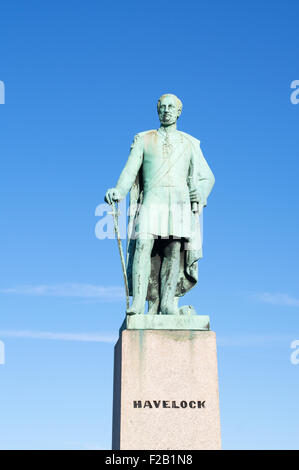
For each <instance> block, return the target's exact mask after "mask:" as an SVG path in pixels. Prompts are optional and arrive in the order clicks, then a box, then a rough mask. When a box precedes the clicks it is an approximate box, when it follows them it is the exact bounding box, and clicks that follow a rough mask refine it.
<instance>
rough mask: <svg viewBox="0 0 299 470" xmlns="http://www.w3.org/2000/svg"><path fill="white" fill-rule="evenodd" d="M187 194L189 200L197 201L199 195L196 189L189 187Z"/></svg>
mask: <svg viewBox="0 0 299 470" xmlns="http://www.w3.org/2000/svg"><path fill="white" fill-rule="evenodd" d="M189 194H190V201H191V202H199V200H200V197H199V192H198V191H197V189H190V190H189Z"/></svg>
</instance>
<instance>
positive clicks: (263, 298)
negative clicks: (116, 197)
mask: <svg viewBox="0 0 299 470" xmlns="http://www.w3.org/2000/svg"><path fill="white" fill-rule="evenodd" d="M298 13H299V5H298V2H296V1H284V2H282V1H276V2H267V1H264V2H260V1H256V0H252V1H250V2H249V1H246V2H237V1H226V2H223V1H220V0H218V1H201V2H197V1H188V0H187V1H185V2H179V1H172V2H169V1H166V2H162V3H161V2H157V1H156V0H153V1H151V2H137V1H128V2H120V1H117V2H107V1H101V2H99V1H94V0H93V1H91V0H87V1H85V2H79V1H76V0H73V1H63V2H61V1H60V2H58V1H57V0H53V1H52V2H38V1H29V2H21V1H14V0H10V1H3V2H2V3H1V7H0V57H1V60H0V80H2V81H3V82H4V83H5V104H4V105H0V155H1V174H0V192H1V197H0V206H1V207H0V214H1V216H0V219H1V231H0V252H1V268H2V269H1V271H0V340H2V341H3V342H4V345H5V353H6V361H5V364H4V365H0V416H1V419H0V422H1V425H0V448H3V449H15V448H18V449H53V448H55V449H92V448H100V449H106V448H110V445H111V415H112V373H113V371H112V369H113V347H114V341H115V339H116V338H117V335H118V328H119V327H120V325H121V323H122V320H123V317H124V308H125V302H124V299H123V297H122V274H121V268H120V262H119V256H118V252H117V246H116V242H115V240H98V239H97V238H96V237H95V225H96V222H97V221H98V218H97V217H95V209H96V207H97V206H98V204H100V203H102V200H103V196H104V193H105V191H106V189H107V188H108V187H111V186H113V185H114V184H115V182H116V180H117V177H118V175H119V173H120V171H121V169H122V167H123V165H124V163H125V161H126V158H127V155H128V151H129V147H130V144H131V141H132V139H133V136H134V134H135V133H136V132H140V131H143V130H147V129H152V128H155V127H157V126H158V119H157V114H156V101H157V99H158V97H159V96H160V95H161V94H162V93H165V92H172V93H175V94H177V95H178V96H179V97H180V98H181V99H182V101H183V105H184V108H183V113H182V116H181V118H180V120H179V128H180V129H181V130H183V131H185V132H188V133H190V134H192V135H194V136H195V137H197V138H199V139H200V140H201V142H202V149H203V152H204V155H205V157H206V158H207V160H208V162H209V164H210V166H211V168H212V170H213V172H214V174H215V177H216V184H215V187H214V189H213V192H212V194H211V196H210V199H209V203H208V207H207V208H206V209H205V214H204V258H203V260H202V261H201V262H200V266H199V283H198V287H197V288H196V289H194V290H193V291H192V293H190V294H189V295H188V300H187V297H186V301H187V302H188V303H192V304H193V305H194V306H195V308H196V309H197V312H198V313H202V314H208V315H210V317H211V324H212V328H213V330H214V331H216V333H217V338H218V360H219V382H220V404H221V424H222V439H223V447H224V448H225V449H242V448H243V449H244V448H249V449H250V448H251V449H252V448H255V449H261V448H266V449H278V448H281V449H287V448H289V449H298V447H299V431H298V420H299V408H298V389H299V364H298V365H297V366H296V365H293V364H292V363H291V361H290V355H291V352H292V349H291V348H290V344H291V342H292V341H293V340H296V339H299V291H298V285H299V283H298V281H299V278H298V264H299V259H298V210H299V198H298V181H297V179H298V171H299V158H298V157H299V150H298V148H299V146H298V122H299V104H298V105H294V104H292V103H291V100H290V95H291V92H292V90H291V88H290V85H291V82H292V81H293V80H296V79H297V80H298V79H299V70H298V59H297V57H298Z"/></svg>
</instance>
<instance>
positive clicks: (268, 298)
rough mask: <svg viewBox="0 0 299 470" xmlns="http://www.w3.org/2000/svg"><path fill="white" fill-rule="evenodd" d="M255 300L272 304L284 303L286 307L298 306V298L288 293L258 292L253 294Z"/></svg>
mask: <svg viewBox="0 0 299 470" xmlns="http://www.w3.org/2000/svg"><path fill="white" fill-rule="evenodd" d="M253 297H254V298H255V299H256V300H258V301H260V302H264V303H267V304H272V305H284V306H287V307H299V299H298V298H296V297H291V296H290V295H288V294H279V293H274V294H273V293H270V292H262V293H260V294H254V296H253Z"/></svg>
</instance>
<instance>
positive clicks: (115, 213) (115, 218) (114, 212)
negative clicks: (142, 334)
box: [108, 201, 130, 309]
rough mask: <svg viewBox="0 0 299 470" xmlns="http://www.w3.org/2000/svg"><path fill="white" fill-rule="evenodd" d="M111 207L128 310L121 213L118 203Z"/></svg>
mask: <svg viewBox="0 0 299 470" xmlns="http://www.w3.org/2000/svg"><path fill="white" fill-rule="evenodd" d="M111 205H112V212H108V214H110V215H112V216H113V222H114V231H115V233H116V239H117V244H118V250H119V254H120V261H121V267H122V271H123V275H124V281H125V290H126V304H127V309H128V308H129V307H130V296H129V286H128V277H127V271H126V265H125V258H124V253H123V247H122V243H121V238H120V233H119V226H118V216H119V214H120V212H119V211H118V207H116V203H115V202H114V201H112V203H111Z"/></svg>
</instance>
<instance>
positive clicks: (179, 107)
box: [157, 93, 183, 116]
mask: <svg viewBox="0 0 299 470" xmlns="http://www.w3.org/2000/svg"><path fill="white" fill-rule="evenodd" d="M166 96H173V97H174V98H175V99H176V101H177V105H178V115H179V116H180V114H181V112H182V109H183V103H182V102H181V100H180V99H179V98H178V97H177V96H175V95H173V94H172V93H165V94H164V95H162V96H160V98H159V99H158V103H157V108H158V112H159V109H160V106H161V100H162V98H165V97H166Z"/></svg>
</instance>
